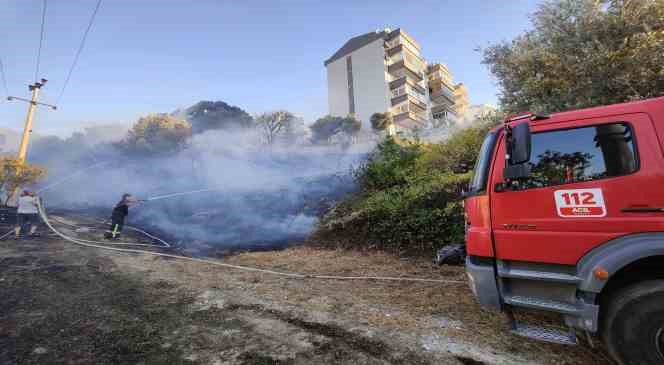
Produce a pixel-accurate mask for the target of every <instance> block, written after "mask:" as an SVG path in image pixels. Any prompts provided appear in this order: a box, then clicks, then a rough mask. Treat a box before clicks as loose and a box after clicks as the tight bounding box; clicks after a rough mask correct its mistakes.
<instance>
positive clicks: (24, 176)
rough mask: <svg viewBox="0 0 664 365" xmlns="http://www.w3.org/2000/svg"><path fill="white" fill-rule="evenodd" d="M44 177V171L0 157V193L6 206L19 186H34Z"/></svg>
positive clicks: (34, 166)
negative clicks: (0, 192)
mask: <svg viewBox="0 0 664 365" xmlns="http://www.w3.org/2000/svg"><path fill="white" fill-rule="evenodd" d="M45 176H46V169H45V168H43V167H41V166H38V165H32V164H28V163H21V162H20V161H19V160H18V159H17V158H14V157H9V156H2V157H0V191H2V192H3V194H4V196H5V199H4V202H3V204H4V205H7V203H8V201H9V199H10V198H11V196H12V193H13V192H14V191H15V190H16V189H18V188H20V187H21V186H24V185H28V184H34V183H36V182H37V181H39V180H41V179H42V178H44V177H45Z"/></svg>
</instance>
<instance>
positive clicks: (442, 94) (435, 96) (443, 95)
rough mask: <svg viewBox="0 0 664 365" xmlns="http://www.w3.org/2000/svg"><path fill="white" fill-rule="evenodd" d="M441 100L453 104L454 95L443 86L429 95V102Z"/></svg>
mask: <svg viewBox="0 0 664 365" xmlns="http://www.w3.org/2000/svg"><path fill="white" fill-rule="evenodd" d="M441 99H446V100H444V101H448V102H450V103H452V104H454V93H453V92H452V91H451V90H449V89H448V88H447V87H445V86H443V87H442V88H440V89H439V90H436V91H434V92H432V93H431V100H434V101H439V100H441Z"/></svg>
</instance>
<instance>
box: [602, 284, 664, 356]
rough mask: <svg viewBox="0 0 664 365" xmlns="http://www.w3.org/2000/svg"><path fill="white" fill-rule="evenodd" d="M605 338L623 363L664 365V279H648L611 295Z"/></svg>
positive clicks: (605, 320) (614, 354)
mask: <svg viewBox="0 0 664 365" xmlns="http://www.w3.org/2000/svg"><path fill="white" fill-rule="evenodd" d="M602 335H603V337H604V340H605V342H606V345H607V347H608V348H609V351H610V352H611V355H613V357H614V358H615V359H616V360H618V361H619V362H620V363H622V364H625V365H627V364H664V280H649V281H644V282H641V283H638V284H634V285H631V286H628V287H626V288H624V289H622V290H620V291H618V292H617V293H614V295H611V302H610V303H609V307H608V310H607V312H606V316H605V317H604V326H603V330H602Z"/></svg>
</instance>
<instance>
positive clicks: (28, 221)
mask: <svg viewBox="0 0 664 365" xmlns="http://www.w3.org/2000/svg"><path fill="white" fill-rule="evenodd" d="M17 213H18V214H17V219H16V220H17V222H16V223H17V224H16V227H15V228H14V234H15V235H16V238H20V236H21V228H22V227H26V226H28V225H29V226H30V229H29V230H28V232H29V233H28V234H29V236H32V237H34V236H37V233H36V231H37V222H38V221H39V198H38V197H37V196H36V195H35V193H33V192H31V191H29V190H23V192H22V193H21V196H20V197H19V198H18V210H17Z"/></svg>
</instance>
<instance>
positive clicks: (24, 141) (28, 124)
mask: <svg viewBox="0 0 664 365" xmlns="http://www.w3.org/2000/svg"><path fill="white" fill-rule="evenodd" d="M47 81H48V80H46V79H41V80H40V81H39V82H35V83H34V84H32V85H28V89H29V90H30V91H31V92H32V98H31V99H30V100H28V99H24V98H19V97H16V96H8V97H7V100H9V101H12V100H19V101H24V102H26V103H28V104H30V105H29V106H28V115H27V117H26V118H25V126H24V127H23V137H22V138H21V144H20V146H19V148H18V156H17V157H18V162H19V166H18V167H17V169H16V174H17V175H18V174H20V173H21V168H22V166H23V164H24V163H25V158H26V156H27V154H28V143H29V142H30V133H32V119H33V117H34V115H35V109H36V108H37V105H43V106H46V107H48V108H51V109H53V110H56V109H57V107H56V106H55V105H51V104H45V103H40V102H38V101H37V100H38V98H39V90H40V89H41V88H42V86H44V85H45V84H46V82H47ZM15 197H16V189H14V191H12V192H11V194H10V195H9V199H8V200H13V199H14V198H15Z"/></svg>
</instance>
